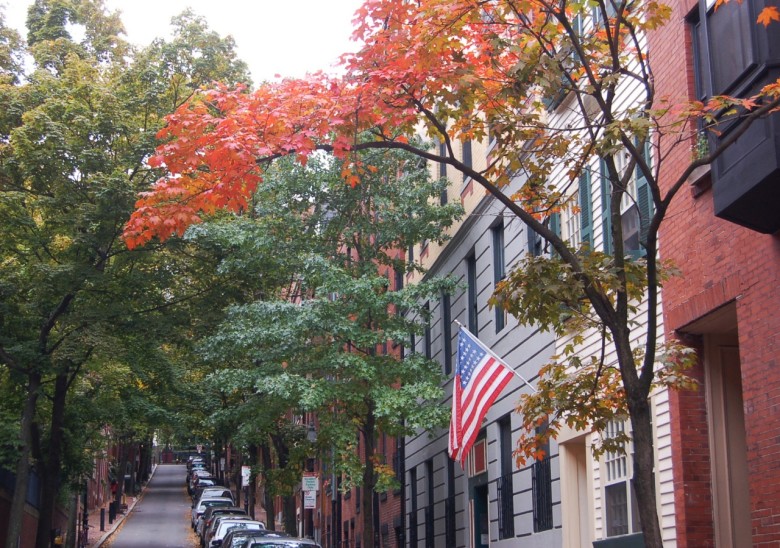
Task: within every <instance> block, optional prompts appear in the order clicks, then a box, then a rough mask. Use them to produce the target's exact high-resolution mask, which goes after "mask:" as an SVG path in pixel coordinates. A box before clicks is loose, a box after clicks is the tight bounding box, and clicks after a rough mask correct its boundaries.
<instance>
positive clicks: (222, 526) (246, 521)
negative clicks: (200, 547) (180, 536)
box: [205, 517, 265, 548]
mask: <svg viewBox="0 0 780 548" xmlns="http://www.w3.org/2000/svg"><path fill="white" fill-rule="evenodd" d="M231 528H240V529H255V530H262V529H265V524H264V523H262V522H260V521H255V520H253V519H252V518H249V517H224V518H217V519H216V520H214V523H213V524H212V525H211V527H210V528H209V532H208V533H207V534H206V539H207V540H206V544H205V545H206V546H207V547H208V548H218V547H219V546H220V545H221V544H222V539H224V538H225V535H227V534H228V532H229V530H230V529H231Z"/></svg>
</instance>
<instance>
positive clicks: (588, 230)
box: [580, 169, 593, 249]
mask: <svg viewBox="0 0 780 548" xmlns="http://www.w3.org/2000/svg"><path fill="white" fill-rule="evenodd" d="M580 233H581V235H582V243H583V244H587V246H588V248H589V249H593V208H592V203H591V195H590V170H589V169H586V170H584V171H583V172H582V174H581V175H580Z"/></svg>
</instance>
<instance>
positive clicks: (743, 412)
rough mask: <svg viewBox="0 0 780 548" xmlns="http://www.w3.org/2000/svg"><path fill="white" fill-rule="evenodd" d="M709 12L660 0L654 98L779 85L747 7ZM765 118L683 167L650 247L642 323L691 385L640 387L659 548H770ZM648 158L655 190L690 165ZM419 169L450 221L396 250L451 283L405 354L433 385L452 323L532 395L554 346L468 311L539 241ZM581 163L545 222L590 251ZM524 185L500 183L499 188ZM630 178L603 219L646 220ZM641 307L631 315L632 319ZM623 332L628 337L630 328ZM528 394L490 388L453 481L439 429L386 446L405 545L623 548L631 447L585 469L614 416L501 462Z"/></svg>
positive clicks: (582, 348)
mask: <svg viewBox="0 0 780 548" xmlns="http://www.w3.org/2000/svg"><path fill="white" fill-rule="evenodd" d="M714 4H715V2H714V1H709V0H700V1H696V0H676V1H672V2H670V6H671V7H672V9H673V15H672V17H671V22H670V23H669V24H668V25H666V26H665V27H663V28H661V29H659V30H657V31H654V32H653V33H651V34H650V35H649V36H648V37H647V40H648V43H647V49H648V51H649V54H650V58H651V64H652V67H653V70H654V74H655V83H656V86H657V96H659V97H670V98H671V99H672V101H673V102H678V101H687V100H693V99H697V98H698V99H705V98H707V97H710V96H712V95H715V94H720V93H730V94H736V95H740V96H748V95H750V94H752V93H755V92H757V91H758V90H759V89H760V88H761V86H762V85H765V84H767V83H768V82H771V81H772V80H775V79H777V78H778V77H779V76H780V69H778V62H779V61H780V33H778V32H777V31H776V30H773V29H770V30H769V31H767V30H766V29H764V28H763V27H761V26H758V25H756V24H755V21H756V16H757V14H758V12H759V11H760V9H761V8H762V7H764V5H765V4H764V2H763V1H762V0H750V1H745V2H742V3H739V4H738V3H732V4H728V5H726V6H724V7H721V8H720V9H719V10H718V11H717V12H716V10H715V6H714ZM621 97H622V99H621V100H622V101H624V102H625V105H626V106H630V105H631V104H632V102H635V101H637V100H639V98H640V95H639V91H638V90H635V89H631V88H630V87H626V88H625V89H623V90H622V93H621ZM568 100H570V98H569V99H568ZM569 106H570V105H568V104H567V99H566V98H565V97H564V98H562V100H561V101H560V102H557V104H554V105H553V106H551V107H550V108H551V110H550V112H549V115H550V118H551V124H554V123H558V124H560V125H565V124H566V123H567V122H570V121H571V120H568V117H571V116H573V114H572V112H574V111H576V109H570V108H568V107H569ZM778 118H780V114H777V113H774V114H772V115H770V116H768V117H766V118H765V119H763V120H760V121H758V122H756V124H755V125H754V126H753V129H752V130H751V131H749V132H748V133H747V134H746V135H744V136H743V137H741V138H740V140H739V141H738V143H737V144H736V145H735V146H733V147H732V149H730V151H729V153H728V154H726V155H724V156H722V157H721V158H720V159H719V160H718V161H717V162H716V163H714V164H713V165H712V166H711V167H707V168H706V169H699V170H697V171H696V172H695V173H694V174H692V176H691V177H690V178H689V181H688V182H687V183H686V184H687V188H686V189H685V190H684V191H683V192H681V194H680V196H678V199H677V200H676V201H675V202H674V205H673V207H672V209H671V211H670V212H669V214H668V216H667V220H666V221H665V224H664V225H663V228H662V230H661V235H660V256H661V258H662V259H664V260H671V261H673V262H674V263H675V264H676V265H677V266H678V267H679V268H680V270H681V271H682V274H681V275H680V276H678V277H675V278H673V279H671V280H670V281H669V282H667V283H666V284H665V285H664V288H663V299H662V307H660V308H659V310H658V324H659V326H663V328H662V329H659V331H660V332H661V337H662V338H663V337H664V336H665V337H667V338H669V339H678V340H681V341H682V342H684V343H685V344H686V345H688V346H690V347H692V348H693V349H695V350H696V353H697V357H698V363H697V365H696V367H695V368H694V370H693V371H692V372H691V374H692V375H693V376H694V377H695V378H696V379H697V380H698V382H699V384H700V386H699V389H698V390H694V391H670V390H667V389H659V390H656V391H655V392H654V393H653V394H652V395H651V405H652V409H653V431H654V436H655V442H654V448H653V450H654V459H655V487H656V492H657V498H658V512H659V516H660V520H661V528H662V536H663V539H664V545H665V546H679V547H700V546H719V547H720V546H723V547H736V548H739V547H745V546H759V545H765V546H777V545H778V543H780V466H779V464H780V442H778V433H780V370H778V369H777V367H776V366H777V351H778V339H779V338H780V315H779V314H777V313H776V310H777V309H778V305H779V304H780V291H778V272H780V240H779V239H778V230H779V229H780V120H779V119H778ZM721 138H727V135H724V136H722V137H721ZM459 146H460V150H459V151H458V153H459V158H461V159H462V160H463V161H464V162H466V163H470V164H471V165H472V166H473V167H474V169H476V170H477V171H480V170H481V169H484V167H485V161H486V158H487V157H488V155H489V150H490V148H489V147H490V145H489V144H484V143H483V144H480V143H476V142H475V143H471V142H465V143H460V144H459ZM710 146H712V147H714V146H717V142H716V141H714V140H712V141H711V142H710ZM659 155H663V157H664V163H663V167H662V170H661V172H660V174H659V183H660V186H661V188H662V189H668V188H669V186H670V185H671V184H673V182H674V181H675V180H676V179H677V178H678V177H679V176H680V173H681V172H682V170H684V169H685V168H686V167H687V166H688V165H689V164H690V162H691V152H690V149H687V148H685V147H677V148H673V147H672V144H671V143H669V142H663V141H662V142H660V143H659V142H658V139H654V140H653V146H652V150H649V151H648V159H649V160H650V163H652V162H653V158H654V157H659ZM616 161H618V163H619V162H620V158H616ZM618 167H620V166H618ZM432 169H433V170H434V175H436V176H447V177H449V179H450V181H451V185H450V189H449V192H448V193H447V194H446V195H443V196H442V200H457V199H460V200H461V201H462V203H463V204H464V206H465V209H466V215H467V216H466V218H465V220H464V221H463V222H462V223H461V224H460V225H459V226H456V227H455V228H454V229H453V238H452V240H450V241H449V242H448V243H447V244H446V246H444V247H443V248H439V247H438V246H436V245H434V244H427V245H424V246H423V247H421V248H417V249H415V250H412V251H410V255H411V256H410V258H411V259H414V260H419V261H421V262H422V263H423V264H424V265H425V266H426V267H427V268H428V269H429V273H428V275H429V276H446V275H453V276H455V277H456V278H457V279H459V280H461V282H462V286H463V287H464V289H463V291H462V292H460V293H458V294H455V295H443V296H442V298H441V299H440V300H439V301H438V302H431V303H429V306H430V310H431V326H430V329H429V330H427V331H426V333H425V336H424V337H423V338H422V340H417V341H415V344H414V347H413V348H411V349H407V351H416V352H424V353H425V354H426V355H429V356H431V357H433V358H434V359H437V360H438V361H439V362H440V363H441V365H442V368H443V371H444V373H445V374H447V375H451V374H452V371H453V367H454V365H453V362H454V360H455V359H456V356H457V348H456V345H457V334H456V328H457V326H455V327H453V322H454V321H455V320H458V321H459V322H460V323H462V324H463V325H464V326H467V327H468V328H469V329H470V331H471V332H472V333H474V334H475V335H478V336H479V338H480V339H481V340H482V341H483V342H484V343H485V344H486V345H487V346H489V347H490V348H492V349H493V351H494V352H495V353H496V354H497V355H498V356H501V357H502V358H503V359H504V360H505V361H506V362H507V363H508V364H509V365H510V366H511V367H513V368H514V369H515V370H516V371H517V372H519V373H520V374H521V375H522V376H523V377H525V378H526V379H529V380H530V382H531V384H534V381H535V375H536V372H537V371H538V369H539V367H540V366H541V365H542V364H543V363H544V362H545V361H546V360H547V359H549V357H550V356H551V355H552V354H555V353H558V352H559V351H560V350H561V348H562V347H563V346H564V345H566V344H568V343H569V342H570V341H569V340H567V339H557V340H556V339H555V338H554V337H553V336H551V335H550V334H549V333H543V332H539V331H538V330H535V329H534V328H533V327H525V326H518V325H517V322H516V321H515V320H514V319H513V318H512V317H511V316H510V317H507V316H506V315H505V314H504V313H503V312H502V311H500V310H496V309H493V308H490V307H489V306H488V304H487V300H488V298H489V296H490V295H491V294H492V292H493V289H494V287H495V284H496V283H497V282H498V281H499V280H501V279H502V278H503V277H504V276H505V275H506V272H507V271H508V269H511V268H512V266H513V265H514V264H515V263H516V262H517V261H518V260H519V259H520V258H522V257H523V256H524V254H539V253H546V252H548V250H546V249H545V244H544V242H543V241H542V240H541V239H540V238H539V237H538V236H537V235H536V234H534V233H533V231H532V230H530V229H529V227H527V226H526V225H525V224H524V223H523V222H521V221H520V220H519V219H518V218H516V217H515V216H514V215H513V214H511V213H509V212H507V211H506V210H505V209H504V207H503V206H502V205H501V204H500V203H499V202H498V201H496V200H495V199H494V198H492V197H491V196H490V195H488V194H487V193H486V192H484V191H483V189H482V188H480V187H476V186H475V185H474V183H473V182H472V181H471V180H470V179H468V178H463V177H462V175H461V174H460V172H455V171H454V170H452V168H449V170H448V168H447V166H446V165H445V164H441V165H438V164H437V165H434V166H432ZM586 171H587V172H589V174H590V175H589V176H588V177H583V178H581V179H580V181H579V183H580V186H579V188H573V189H572V188H568V187H567V189H566V190H565V191H564V192H571V193H575V194H576V196H574V197H573V202H574V203H575V204H576V207H568V208H565V209H564V210H563V211H562V212H561V216H560V218H559V219H558V220H557V221H556V222H557V223H558V224H559V230H560V232H561V234H562V235H563V237H564V238H565V239H567V240H568V241H569V242H570V243H571V244H572V246H574V247H576V246H577V245H578V244H579V243H580V242H581V241H582V240H584V239H587V240H588V241H589V242H590V243H591V245H592V246H593V248H597V249H603V250H604V251H605V252H610V251H611V244H610V242H609V236H608V235H609V229H608V220H607V219H606V218H605V216H604V215H603V211H604V206H605V199H606V196H605V191H604V188H605V185H604V184H603V179H604V174H603V167H602V166H599V165H592V166H589V170H586ZM559 175H560V177H559V178H560V179H561V180H564V179H565V178H564V177H563V175H562V174H559ZM523 183H524V181H523V180H522V179H521V178H517V179H516V180H514V181H513V182H512V187H510V188H509V189H508V190H507V191H506V193H507V194H512V193H513V192H514V191H516V190H518V189H519V187H520V186H522V184H523ZM642 183H643V181H642V177H641V175H640V174H639V172H637V173H636V174H635V175H634V177H633V178H632V180H631V181H630V184H631V188H632V190H631V191H630V193H631V195H632V198H634V200H632V201H629V202H627V203H626V204H625V205H624V207H623V208H622V209H621V214H622V217H623V218H622V221H623V223H624V228H626V227H628V228H630V227H631V226H632V223H631V220H632V219H631V216H636V215H637V213H639V215H644V216H647V213H648V212H646V211H640V212H637V211H635V210H632V207H633V209H635V208H636V207H642V200H640V199H638V198H639V194H640V193H641V192H643V191H644V189H643V188H642ZM561 185H563V183H561ZM632 236H635V235H634V234H632V233H631V232H630V231H628V232H627V233H626V234H625V240H626V241H625V242H624V243H625V244H626V246H627V250H628V251H638V252H641V248H640V247H638V246H636V243H635V242H633V241H632V240H631V237H632ZM634 248H636V249H634ZM409 282H412V283H413V280H409ZM643 312H644V308H643V307H642V306H641V305H640V308H639V313H638V316H637V317H638V318H642V317H643V314H642V313H643ZM583 335H584V339H583V342H582V343H581V344H579V346H578V349H577V350H578V353H582V354H583V355H589V354H593V352H594V348H596V347H597V346H598V345H599V344H600V340H601V335H600V334H599V333H584V334H583ZM636 336H637V337H638V338H640V339H641V338H642V337H643V332H642V330H641V329H639V330H638V331H637V333H636ZM659 342H662V340H661V341H659ZM614 359H615V358H614V356H612V357H609V356H608V357H607V361H608V362H610V361H614ZM447 390H448V393H449V394H451V390H450V388H449V386H448V388H447ZM528 390H530V388H529V387H527V386H524V383H523V382H522V381H520V380H519V379H513V380H512V382H511V383H510V385H509V386H508V387H507V388H506V389H505V390H504V392H503V393H502V395H501V396H500V398H499V399H498V400H497V401H496V403H495V404H494V405H493V407H492V408H491V409H490V411H489V413H488V415H487V417H486V420H485V421H484V422H483V425H482V429H481V432H480V434H479V437H478V440H477V442H476V443H475V445H474V448H473V449H472V452H471V454H470V455H469V459H468V461H467V467H466V469H465V470H462V469H461V468H460V466H459V465H458V464H456V463H453V461H451V460H450V459H449V457H448V454H447V432H446V431H441V432H434V433H430V432H419V433H418V435H416V436H412V437H409V438H407V439H406V440H405V444H404V451H405V460H404V468H405V476H404V483H405V505H404V510H405V512H406V515H405V517H404V520H405V528H406V545H407V546H413V547H417V546H424V547H426V548H429V547H454V546H467V547H475V548H482V547H485V546H498V547H500V546H524V547H526V546H527V547H535V546H538V547H542V546H544V547H549V546H565V547H572V548H574V547H586V546H627V547H630V546H641V545H642V543H641V535H639V534H637V533H639V531H640V528H639V520H638V515H637V511H636V502H635V497H634V494H633V492H632V491H633V489H632V484H631V481H630V476H631V471H632V466H633V463H632V456H633V455H632V452H631V451H630V450H629V451H628V452H627V454H625V455H619V454H611V453H607V454H605V455H603V456H601V457H600V458H594V457H593V454H592V452H591V445H592V444H593V443H594V442H595V437H596V436H599V435H610V433H614V432H615V431H620V430H622V429H626V428H629V426H628V423H618V422H615V423H612V424H611V425H610V427H609V428H608V431H607V432H605V433H601V434H599V433H595V432H586V431H573V430H572V431H565V432H563V433H562V435H561V436H559V437H558V439H557V440H555V441H553V442H552V443H551V445H550V447H549V451H548V455H549V456H548V458H546V459H544V461H539V462H534V463H528V464H526V465H525V466H524V467H521V468H518V467H517V466H516V465H515V461H514V459H513V457H512V450H513V449H514V447H515V442H516V440H517V435H518V430H519V426H520V422H521V420H520V417H518V416H517V414H516V413H515V412H514V405H515V403H516V402H517V397H518V395H519V394H520V393H521V392H523V391H528ZM610 430H611V431H610Z"/></svg>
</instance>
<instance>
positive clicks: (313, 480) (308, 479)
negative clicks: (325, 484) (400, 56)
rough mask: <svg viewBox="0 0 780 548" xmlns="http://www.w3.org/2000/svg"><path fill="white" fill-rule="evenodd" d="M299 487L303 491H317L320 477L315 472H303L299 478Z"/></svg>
mask: <svg viewBox="0 0 780 548" xmlns="http://www.w3.org/2000/svg"><path fill="white" fill-rule="evenodd" d="M301 489H303V490H304V491H319V490H320V477H319V476H317V475H316V474H304V475H303V479H301Z"/></svg>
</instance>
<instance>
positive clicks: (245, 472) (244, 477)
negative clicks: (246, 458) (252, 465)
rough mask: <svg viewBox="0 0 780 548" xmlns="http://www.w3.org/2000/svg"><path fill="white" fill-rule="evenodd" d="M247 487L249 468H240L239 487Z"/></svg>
mask: <svg viewBox="0 0 780 548" xmlns="http://www.w3.org/2000/svg"><path fill="white" fill-rule="evenodd" d="M247 486H249V466H242V467H241V487H247Z"/></svg>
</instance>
